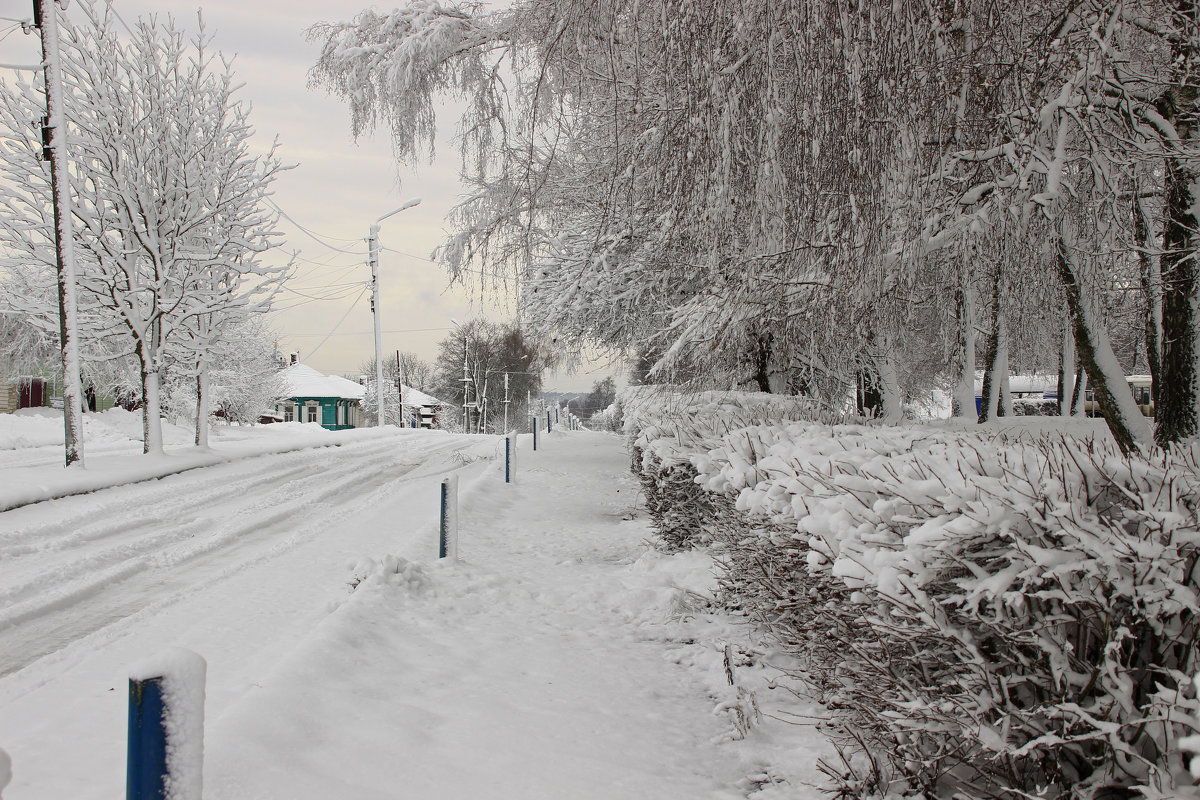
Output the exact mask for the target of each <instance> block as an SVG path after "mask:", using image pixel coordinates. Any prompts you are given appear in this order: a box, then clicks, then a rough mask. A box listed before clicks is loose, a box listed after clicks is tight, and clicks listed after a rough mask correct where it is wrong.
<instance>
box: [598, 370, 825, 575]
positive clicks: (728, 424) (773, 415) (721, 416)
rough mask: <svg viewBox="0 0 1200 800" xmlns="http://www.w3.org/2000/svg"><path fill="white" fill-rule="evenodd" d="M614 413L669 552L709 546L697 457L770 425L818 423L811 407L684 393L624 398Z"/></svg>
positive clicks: (639, 392) (652, 391)
mask: <svg viewBox="0 0 1200 800" xmlns="http://www.w3.org/2000/svg"><path fill="white" fill-rule="evenodd" d="M615 406H616V407H615V408H614V409H613V414H614V416H615V417H617V418H619V419H621V420H622V421H623V423H624V429H625V433H626V435H627V436H628V437H629V441H630V450H631V451H632V453H633V455H634V459H633V464H632V469H633V472H634V473H635V474H637V475H638V478H639V480H640V481H641V485H642V492H643V494H644V495H645V499H646V510H647V512H648V513H649V515H650V520H651V524H652V525H653V526H654V529H655V530H656V531H657V533H658V537H659V541H660V544H661V546H662V547H663V548H664V549H666V550H669V551H671V550H680V549H685V548H688V547H694V546H696V545H700V544H705V543H707V542H708V541H709V536H708V534H707V533H706V532H705V526H706V525H707V524H708V522H709V521H710V520H711V518H712V516H713V508H712V505H711V501H710V498H709V496H708V493H707V492H706V491H704V490H703V489H702V488H701V487H700V486H699V485H698V484H697V481H696V478H697V473H696V468H695V466H693V464H692V457H693V456H694V455H696V454H697V453H705V452H707V451H708V450H709V449H711V448H713V447H716V446H717V445H718V444H719V443H720V441H721V439H722V437H724V436H725V435H727V434H728V433H729V432H730V431H733V430H736V429H738V428H742V427H745V426H747V425H752V424H755V423H760V422H763V421H766V420H781V419H783V420H787V419H804V418H809V419H811V418H816V417H817V416H818V415H819V413H820V412H819V410H818V407H817V406H816V404H815V403H814V402H813V401H811V400H808V399H805V398H800V397H792V396H787V395H773V394H760V393H749V392H700V393H688V392H681V391H678V390H675V389H672V388H670V387H660V386H632V387H628V388H625V389H623V390H621V392H620V393H619V394H618V397H617V402H616V404H615Z"/></svg>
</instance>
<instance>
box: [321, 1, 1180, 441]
mask: <svg viewBox="0 0 1200 800" xmlns="http://www.w3.org/2000/svg"><path fill="white" fill-rule="evenodd" d="M1196 31H1197V11H1196V7H1195V4H1194V3H1193V2H1192V0H1184V2H1167V0H1134V2H1122V3H1117V2H1115V0H1085V2H1082V3H1075V4H1069V5H1065V6H1064V5H1063V4H1061V3H1055V2H1050V0H1045V1H1044V2H1042V1H1041V0H1039V1H1038V2H1031V3H1022V4H1012V5H1007V6H1006V5H997V4H995V3H985V2H972V1H968V2H963V3H953V4H945V3H941V4H928V3H918V2H899V3H891V4H878V3H866V4H858V5H853V6H847V5H846V4H844V3H838V2H835V0H785V1H784V2H772V3H766V2H733V1H732V0H728V1H726V0H716V2H711V3H678V2H674V1H673V0H652V2H634V0H615V2H611V3H602V4H597V3H587V2H582V0H525V2H519V3H515V4H513V5H511V6H507V7H505V8H501V9H486V8H483V7H480V6H475V5H471V4H463V5H451V4H447V5H442V4H440V3H437V2H434V1H433V0H422V2H415V3H411V4H410V5H409V6H408V7H407V8H404V9H399V10H396V11H393V12H391V13H387V14H381V13H376V12H372V11H368V12H363V13H362V14H361V15H359V17H358V18H356V19H355V20H354V21H353V22H350V23H342V24H323V25H318V26H316V27H315V28H314V29H313V30H312V35H313V37H314V38H316V39H318V40H319V41H321V42H322V44H323V49H322V53H321V56H320V59H319V61H318V62H317V64H316V66H315V68H314V71H313V80H314V83H316V84H319V85H323V86H325V87H327V88H329V89H330V90H332V91H333V92H334V93H336V94H338V95H339V96H341V97H343V98H344V99H345V100H346V101H347V102H348V103H349V104H350V108H351V116H352V121H353V125H354V130H355V132H356V133H361V132H363V131H365V130H367V129H370V128H371V127H373V126H374V125H375V124H377V123H380V124H386V125H387V126H388V127H389V128H390V130H391V132H392V135H393V140H394V143H395V145H396V152H397V155H398V156H399V157H401V158H403V159H411V158H415V157H419V156H420V155H422V154H423V153H424V152H425V151H426V149H427V148H428V147H430V146H431V145H432V136H433V131H434V121H435V120H434V113H433V108H434V106H433V102H434V99H435V96H436V94H437V93H438V92H440V91H447V90H448V91H451V92H458V93H460V94H461V95H462V96H464V98H465V99H466V101H467V108H468V111H467V113H466V115H465V116H464V118H463V119H462V120H461V125H462V130H463V131H464V136H463V137H462V144H463V151H462V153H463V159H464V168H463V177H464V179H465V180H466V181H467V183H468V184H469V185H470V186H471V191H470V192H469V194H468V199H467V200H465V201H464V202H463V203H462V204H461V205H460V207H459V208H458V209H457V211H456V212H455V214H454V215H453V221H454V223H455V225H456V228H457V232H456V233H455V234H454V235H453V236H452V237H451V239H450V240H449V241H448V242H447V244H446V246H445V247H444V248H443V249H442V257H443V260H444V261H445V262H446V263H447V264H448V266H449V267H450V269H451V270H452V272H453V273H454V274H455V275H457V276H460V277H462V276H463V275H465V274H466V273H464V272H463V267H464V266H465V265H466V264H468V263H469V262H470V261H472V260H474V259H478V260H482V261H483V262H485V263H487V264H488V265H489V266H490V267H492V268H494V269H498V270H508V271H509V272H510V273H511V274H512V275H513V276H515V277H516V278H517V279H518V282H519V285H520V292H521V299H522V304H523V306H522V309H523V313H524V315H525V318H527V319H530V320H534V321H535V323H534V324H536V325H539V326H544V327H546V328H550V329H553V331H554V332H555V334H557V335H558V336H559V337H560V339H559V340H560V341H561V342H563V343H565V344H568V345H572V344H575V345H578V344H581V343H584V342H593V343H602V344H605V345H608V346H613V347H617V348H622V349H627V350H631V351H638V352H641V353H648V352H655V353H658V354H659V355H660V358H659V361H658V370H659V372H660V373H662V374H665V373H668V372H670V371H672V369H674V370H677V371H678V370H680V368H681V367H682V368H683V369H682V371H685V372H686V371H691V370H699V371H700V372H701V373H702V374H705V375H706V377H707V379H708V380H709V381H711V382H712V383H715V384H722V383H723V384H726V385H728V384H730V383H732V384H736V385H741V384H745V383H747V382H753V383H755V384H757V385H758V387H759V388H762V389H770V390H772V391H795V390H797V389H798V388H801V387H804V386H811V385H817V384H819V383H820V382H821V381H824V380H833V381H836V382H841V383H842V384H843V385H848V384H849V383H850V382H851V381H852V380H854V379H855V376H858V375H866V376H870V380H871V381H872V382H873V383H877V385H878V388H879V390H880V397H881V398H882V413H883V414H884V416H886V417H888V418H892V419H895V418H896V417H897V416H898V414H899V411H900V408H899V401H900V400H901V398H902V397H903V394H904V387H903V382H904V380H905V379H906V377H907V376H911V375H913V374H914V372H917V371H919V372H921V373H922V374H923V375H929V374H930V373H932V372H935V371H938V370H937V369H930V367H929V365H930V364H931V361H930V356H931V355H932V354H934V353H935V352H936V350H935V348H931V347H929V344H928V342H929V339H930V338H941V339H943V340H946V341H949V342H951V343H953V346H949V347H944V348H942V351H943V353H942V357H941V361H942V363H941V364H940V365H936V366H939V367H940V372H941V373H942V380H947V379H948V382H951V383H953V384H954V386H955V387H956V391H955V396H956V398H957V402H956V405H957V406H958V409H959V411H958V413H960V414H963V415H965V414H968V413H971V412H970V409H971V408H972V407H973V405H974V402H973V401H974V397H973V394H974V393H973V391H972V390H971V383H972V382H973V380H974V374H973V373H974V369H973V367H974V365H975V362H976V358H977V355H978V354H977V352H976V349H977V346H978V347H979V348H980V349H981V350H982V349H983V348H986V353H984V355H985V356H986V358H984V359H983V366H984V367H985V369H986V372H987V374H988V381H987V384H988V390H989V397H988V398H987V402H986V407H985V414H984V416H985V417H987V416H991V415H992V414H994V413H998V412H1001V411H1003V410H1004V409H1005V403H1004V401H1003V396H1004V392H1003V387H1004V385H1005V380H1006V377H1005V376H1006V374H1007V370H1008V367H1007V364H1008V363H1009V362H1012V363H1014V364H1021V365H1034V366H1036V367H1037V368H1039V369H1043V370H1052V369H1055V368H1057V367H1058V362H1059V361H1060V351H1062V350H1063V348H1062V347H1061V343H1062V331H1063V324H1062V318H1063V317H1069V318H1070V320H1071V324H1070V326H1068V328H1069V330H1070V331H1071V338H1072V342H1071V345H1072V348H1071V349H1072V352H1073V353H1076V354H1078V359H1079V361H1080V363H1082V364H1083V365H1084V367H1085V373H1086V375H1087V378H1088V381H1089V383H1090V384H1091V385H1092V386H1093V388H1094V390H1095V392H1096V396H1097V398H1098V400H1099V402H1100V404H1101V406H1102V407H1103V409H1104V411H1105V415H1106V418H1107V419H1108V421H1109V424H1110V426H1111V427H1112V428H1113V432H1114V435H1115V436H1116V438H1117V440H1118V441H1121V442H1122V443H1123V446H1126V447H1133V446H1138V445H1144V444H1146V443H1148V442H1149V439H1148V437H1147V436H1146V433H1145V430H1144V429H1143V428H1144V426H1143V425H1142V424H1141V422H1140V420H1137V419H1133V418H1132V417H1130V416H1129V414H1128V412H1129V411H1130V409H1131V408H1132V396H1131V395H1130V394H1129V391H1128V388H1127V387H1126V386H1125V383H1124V380H1123V376H1122V370H1123V369H1124V368H1127V366H1128V365H1122V364H1121V363H1120V358H1119V355H1120V352H1121V350H1122V347H1121V344H1120V342H1122V341H1126V340H1128V338H1129V337H1128V335H1127V331H1129V330H1132V329H1133V327H1132V326H1131V325H1130V324H1129V321H1130V320H1129V318H1128V316H1127V315H1126V314H1124V313H1120V314H1111V313H1109V312H1110V311H1111V310H1112V308H1113V307H1115V306H1120V305H1121V303H1120V302H1117V303H1116V304H1115V306H1114V304H1113V303H1112V300H1113V298H1114V297H1116V296H1117V293H1119V292H1122V291H1125V290H1126V289H1127V288H1128V286H1129V285H1128V283H1127V279H1126V276H1128V275H1130V274H1132V275H1135V276H1136V275H1138V274H1139V271H1138V268H1139V266H1140V275H1142V276H1143V278H1142V279H1141V280H1140V281H1139V280H1137V279H1136V278H1135V283H1134V284H1133V286H1138V285H1139V284H1140V285H1141V286H1143V287H1144V288H1143V292H1144V293H1145V295H1146V297H1147V302H1146V310H1145V317H1146V320H1147V322H1146V324H1145V326H1141V327H1144V329H1145V330H1146V331H1147V335H1148V336H1149V338H1153V339H1154V340H1155V342H1160V343H1161V347H1162V348H1163V358H1162V359H1159V358H1158V356H1159V354H1158V350H1159V347H1160V344H1155V343H1148V344H1146V345H1145V346H1144V349H1146V350H1149V349H1153V350H1154V353H1153V354H1151V355H1149V356H1148V357H1147V361H1148V362H1149V363H1151V364H1154V363H1157V361H1159V360H1161V361H1162V364H1163V366H1162V371H1163V375H1162V378H1161V380H1160V381H1159V383H1160V384H1161V385H1162V386H1163V387H1164V389H1165V387H1168V386H1169V387H1170V389H1169V391H1168V393H1167V396H1164V397H1163V398H1162V401H1161V402H1162V403H1163V404H1164V416H1163V419H1162V421H1160V424H1159V426H1158V432H1157V436H1158V441H1159V442H1160V443H1167V442H1170V441H1177V440H1179V439H1180V438H1183V437H1186V436H1190V435H1193V433H1194V431H1195V426H1194V423H1189V422H1187V419H1190V418H1191V417H1189V416H1188V415H1189V414H1192V411H1187V412H1186V413H1184V412H1183V411H1181V410H1180V409H1194V408H1196V407H1198V406H1197V403H1196V397H1197V396H1198V395H1197V390H1196V388H1195V387H1196V386H1197V381H1196V377H1195V372H1196V359H1195V357H1194V353H1195V344H1194V343H1195V341H1196V326H1195V322H1194V320H1193V319H1192V318H1193V317H1194V315H1195V313H1196V312H1195V311H1194V307H1195V304H1196V303H1195V300H1196V289H1195V276H1194V272H1190V271H1189V270H1190V269H1191V267H1189V265H1190V264H1193V263H1194V261H1195V259H1193V258H1191V257H1190V256H1188V255H1187V254H1188V253H1190V252H1191V250H1190V249H1189V248H1192V247H1193V245H1192V244H1191V242H1192V241H1193V239H1194V231H1195V230H1196V229H1197V225H1196V220H1195V218H1194V217H1192V216H1189V214H1193V213H1194V211H1195V207H1196V204H1194V203H1192V202H1191V200H1189V198H1190V194H1189V192H1191V191H1192V190H1191V188H1190V187H1191V186H1192V185H1193V183H1194V181H1192V182H1189V181H1191V180H1192V179H1191V178H1190V177H1188V176H1191V175H1193V173H1194V171H1195V169H1196V167H1195V163H1197V162H1196V156H1197V150H1196V141H1195V139H1196V137H1197V135H1198V134H1197V133H1196V124H1197V123H1196V103H1197V100H1196V97H1197V83H1198V81H1200V79H1198V78H1197V73H1198V72H1200V69H1198V68H1197V67H1196V62H1197V60H1198V59H1197V56H1196V48H1197V45H1196V40H1197V36H1196ZM1156 182H1157V184H1160V185H1156ZM1134 199H1138V200H1141V201H1142V202H1141V203H1140V204H1135V203H1133V202H1132V201H1133V200H1134ZM1097 209H1106V211H1105V212H1104V213H1105V215H1106V218H1107V219H1106V221H1105V222H1104V224H1096V223H1097V222H1098V221H1099V218H1097V217H1096V216H1095V212H1096V210H1097ZM1085 212H1086V213H1085ZM1139 214H1140V215H1141V217H1140V218H1139ZM1089 215H1091V216H1089ZM1155 216H1157V217H1160V218H1161V219H1154V217H1155ZM1095 253H1101V254H1104V255H1103V256H1102V257H1099V258H1094V257H1092V254H1095ZM1139 254H1140V255H1141V256H1144V258H1142V259H1140V261H1139V257H1138V256H1139ZM1060 256H1063V257H1061V258H1060ZM1159 262H1161V263H1159ZM1131 268H1132V269H1133V270H1134V271H1133V272H1130V270H1131ZM1160 274H1161V277H1160ZM1160 296H1161V306H1162V309H1163V314H1162V323H1161V325H1159V323H1158V322H1157V319H1158V312H1157V307H1158V305H1159V300H1158V298H1159V297H1160ZM1047 309H1051V310H1052V311H1051V312H1050V313H1049V314H1048V313H1047ZM1120 326H1123V327H1124V330H1122V329H1121V328H1120ZM1159 328H1161V330H1162V334H1161V336H1160V335H1158V334H1157V331H1158V330H1159ZM1168 341H1169V344H1167V342H1168ZM1168 354H1169V356H1170V359H1171V363H1172V364H1173V365H1175V366H1172V367H1170V368H1168V367H1167V365H1166V356H1167V355H1168ZM1190 354H1191V355H1190ZM1070 360H1071V361H1074V360H1075V359H1074V358H1072V359H1070ZM1063 363H1064V364H1065V363H1066V359H1063ZM918 365H920V366H919V367H918ZM1072 388H1073V387H1072ZM1172 409H1174V410H1172ZM1180 414H1182V416H1180ZM1189 426H1191V427H1189ZM1189 431H1190V432H1189Z"/></svg>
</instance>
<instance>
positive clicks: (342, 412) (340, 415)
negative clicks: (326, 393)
mask: <svg viewBox="0 0 1200 800" xmlns="http://www.w3.org/2000/svg"><path fill="white" fill-rule="evenodd" d="M337 424H338V425H345V424H346V407H345V406H344V405H342V404H341V403H338V407H337Z"/></svg>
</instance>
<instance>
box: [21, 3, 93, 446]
mask: <svg viewBox="0 0 1200 800" xmlns="http://www.w3.org/2000/svg"><path fill="white" fill-rule="evenodd" d="M63 5H66V3H65V2H64V3H63ZM33 24H34V27H36V28H38V29H39V31H40V32H41V39H42V63H43V65H44V66H45V74H46V117H45V119H44V120H43V122H42V158H43V159H45V160H47V161H49V162H50V195H51V198H52V200H53V203H54V250H55V253H56V263H55V267H56V272H57V275H58V333H59V343H60V344H61V345H62V368H63V428H64V431H63V433H64V435H63V444H64V446H65V447H64V449H65V456H66V465H67V466H68V467H69V466H71V465H72V464H79V465H80V466H83V387H82V380H81V378H80V374H79V341H78V340H77V339H76V336H77V335H78V331H79V326H78V316H79V306H78V302H77V300H76V296H75V251H74V247H73V245H74V236H73V234H72V231H71V188H70V177H69V173H68V172H67V148H66V131H67V128H66V125H65V121H64V118H63V101H62V63H61V61H60V60H59V53H58V12H57V9H55V7H54V0H33Z"/></svg>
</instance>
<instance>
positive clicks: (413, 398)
mask: <svg viewBox="0 0 1200 800" xmlns="http://www.w3.org/2000/svg"><path fill="white" fill-rule="evenodd" d="M445 405H446V404H445V403H443V402H442V401H441V400H438V399H437V398H436V397H433V396H432V395H428V394H425V393H424V392H422V391H420V390H418V389H414V388H412V387H411V386H405V387H404V415H405V419H404V427H406V428H437V427H439V425H438V423H439V420H440V417H441V411H442V408H443V407H445Z"/></svg>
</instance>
